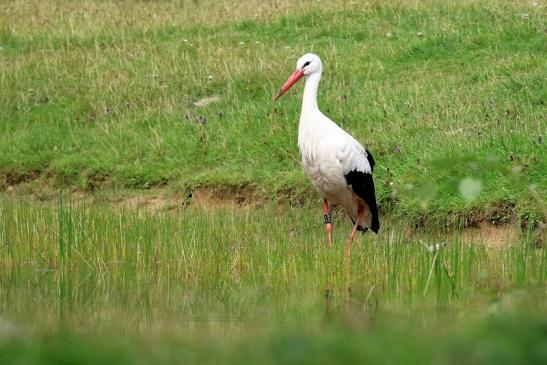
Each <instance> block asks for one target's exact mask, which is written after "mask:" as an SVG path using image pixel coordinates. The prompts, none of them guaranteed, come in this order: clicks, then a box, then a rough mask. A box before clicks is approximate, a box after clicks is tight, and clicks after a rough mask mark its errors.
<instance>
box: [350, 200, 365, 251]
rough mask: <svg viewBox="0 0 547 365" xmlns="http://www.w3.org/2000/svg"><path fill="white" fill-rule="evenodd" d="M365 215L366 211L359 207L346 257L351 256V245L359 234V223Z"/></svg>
mask: <svg viewBox="0 0 547 365" xmlns="http://www.w3.org/2000/svg"><path fill="white" fill-rule="evenodd" d="M364 213H365V209H364V208H363V207H362V206H360V205H359V210H358V211H357V219H355V224H354V225H353V229H352V230H351V234H350V235H349V238H348V243H347V244H346V257H349V256H350V255H351V245H352V243H353V239H354V238H355V233H357V228H359V222H361V219H362V218H363V215H364Z"/></svg>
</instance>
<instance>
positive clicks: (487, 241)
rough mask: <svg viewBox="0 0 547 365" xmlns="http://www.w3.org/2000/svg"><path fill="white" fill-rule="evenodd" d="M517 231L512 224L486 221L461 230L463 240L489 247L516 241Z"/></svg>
mask: <svg viewBox="0 0 547 365" xmlns="http://www.w3.org/2000/svg"><path fill="white" fill-rule="evenodd" d="M518 235H519V232H517V229H516V227H515V226H514V225H513V224H505V225H492V224H489V223H486V222H483V223H481V224H480V225H479V226H478V227H473V228H468V229H465V230H464V231H463V237H462V238H463V240H464V241H468V242H480V243H482V244H484V245H486V246H487V247H489V248H501V247H504V246H507V245H509V244H512V243H515V242H517V239H518Z"/></svg>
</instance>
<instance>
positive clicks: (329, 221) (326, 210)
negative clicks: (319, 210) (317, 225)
mask: <svg viewBox="0 0 547 365" xmlns="http://www.w3.org/2000/svg"><path fill="white" fill-rule="evenodd" d="M323 214H324V216H323V217H324V218H325V229H326V230H327V238H328V244H329V247H332V229H333V228H332V218H331V216H330V207H329V202H328V201H327V199H323Z"/></svg>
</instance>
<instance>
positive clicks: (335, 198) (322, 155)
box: [275, 53, 380, 255]
mask: <svg viewBox="0 0 547 365" xmlns="http://www.w3.org/2000/svg"><path fill="white" fill-rule="evenodd" d="M321 73H322V64H321V60H320V59H319V57H318V56H316V55H314V54H311V53H308V54H306V55H304V56H302V57H301V58H300V59H299V60H298V62H297V65H296V71H295V72H294V73H293V74H292V75H291V77H290V78H289V79H288V80H287V82H286V83H285V84H284V85H283V86H282V88H281V90H280V91H279V93H278V94H277V96H276V97H275V99H276V100H277V99H278V98H279V97H280V96H281V95H283V94H284V93H285V92H287V90H288V89H289V88H290V87H291V86H292V85H294V84H295V83H296V82H297V81H298V80H299V79H300V78H302V77H304V76H305V80H306V83H305V87H304V95H303V99H302V112H301V114H300V123H299V126H298V148H299V150H300V155H301V158H302V166H303V168H304V170H305V172H306V174H307V175H308V177H309V179H310V181H311V183H312V184H313V186H314V187H315V188H316V189H317V191H318V192H319V194H320V195H321V197H322V198H323V199H324V207H323V209H324V213H325V223H326V225H327V233H328V239H329V245H332V223H331V219H330V205H329V202H330V203H331V204H340V205H342V206H343V207H344V208H345V209H346V210H347V211H348V213H349V215H350V217H351V219H352V221H353V222H355V225H354V228H353V230H352V233H351V235H350V237H349V239H348V244H347V246H346V254H347V255H349V253H350V249H351V243H352V241H353V237H354V235H355V232H356V231H357V230H366V228H369V229H371V230H373V231H374V232H378V229H379V228H380V225H379V219H378V210H377V207H376V197H375V192H374V183H373V180H372V171H373V168H374V159H373V158H372V156H371V155H370V153H369V152H368V151H367V150H365V148H364V147H363V146H362V145H361V144H360V143H359V142H357V141H356V140H355V138H353V137H352V136H351V135H349V134H348V133H347V132H346V131H344V130H343V129H342V128H340V127H339V126H338V125H336V124H335V123H334V122H332V121H331V120H330V119H329V118H327V117H326V116H325V115H324V114H323V113H321V111H320V110H319V108H318V106H317V89H318V87H319V81H320V79H321ZM361 223H364V224H365V225H366V228H365V227H363V225H362V224H361Z"/></svg>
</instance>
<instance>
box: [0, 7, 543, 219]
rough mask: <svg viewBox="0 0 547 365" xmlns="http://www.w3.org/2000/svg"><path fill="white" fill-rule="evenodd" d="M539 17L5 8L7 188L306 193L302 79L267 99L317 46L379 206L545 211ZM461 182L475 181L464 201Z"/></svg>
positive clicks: (1, 156) (512, 12)
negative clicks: (370, 164) (372, 168)
mask: <svg viewBox="0 0 547 365" xmlns="http://www.w3.org/2000/svg"><path fill="white" fill-rule="evenodd" d="M544 15H545V8H544V7H543V5H542V4H536V5H534V4H532V3H530V2H528V1H523V2H518V1H516V2H510V1H481V2H475V1H463V2H461V1H439V2H437V1H435V2H433V1H432V2H428V1H411V2H406V1H401V2H397V1H395V2H387V3H386V2H383V1H370V2H364V3H361V2H350V1H333V2H329V1H322V2H316V1H306V2H299V4H293V2H289V1H271V2H262V1H250V2H224V1H204V2H200V1H174V2H163V1H160V2H146V3H142V2H131V1H128V2H108V1H107V2H103V1H81V2H79V1H78V2H68V1H45V2H44V1H40V2H33V1H17V2H3V3H2V4H0V24H2V25H1V28H0V47H2V48H1V51H0V103H1V105H0V107H1V109H2V113H1V114H0V138H1V140H2V143H1V144H0V177H2V179H1V180H0V181H2V185H1V186H2V189H4V190H6V189H10V190H11V189H14V188H18V190H20V191H23V192H30V193H37V194H39V195H48V193H49V195H51V193H52V192H53V195H54V191H55V190H56V189H58V188H59V187H63V188H69V189H72V190H78V191H84V192H90V191H97V190H99V191H104V190H105V189H106V190H112V189H114V190H120V189H121V190H127V189H129V190H143V189H144V190H146V189H153V188H159V189H162V190H163V191H168V192H170V193H171V194H181V195H185V194H188V193H189V192H190V191H192V190H193V189H195V188H197V187H203V186H206V187H209V188H211V189H216V190H221V191H223V190H227V191H229V192H234V191H235V192H238V191H241V190H242V189H245V191H249V190H250V191H252V192H253V193H254V194H255V195H258V196H259V197H260V199H262V200H269V201H279V200H283V201H287V200H288V201H289V202H297V203H298V202H301V201H303V200H306V199H309V197H313V196H315V195H314V194H315V193H314V192H313V191H312V189H311V188H310V186H309V183H308V182H307V180H306V177H305V176H304V174H303V173H302V172H301V169H300V166H299V157H298V151H297V148H296V139H297V123H298V116H299V110H300V95H299V94H300V90H301V86H300V87H296V88H295V90H291V93H290V94H289V95H287V96H285V97H284V98H283V99H282V100H281V101H280V102H279V103H277V104H276V103H274V102H272V96H273V95H274V94H275V93H276V92H277V90H278V88H279V87H280V85H281V84H282V83H283V82H284V81H285V79H286V77H287V76H288V75H289V74H290V73H291V72H292V71H293V69H294V67H295V63H296V60H297V59H298V57H299V56H301V55H302V54H304V53H306V52H315V53H317V54H318V55H319V56H320V57H322V59H323V63H324V67H325V73H324V77H323V81H322V84H321V87H320V95H319V99H320V100H319V105H320V107H321V108H322V110H323V111H324V112H325V113H326V114H327V115H329V116H330V117H331V118H332V119H333V120H334V121H336V122H338V123H339V124H340V125H341V126H342V127H343V128H345V129H347V130H348V131H350V132H351V133H352V134H353V135H354V136H355V137H356V138H357V139H358V140H360V141H361V142H362V143H363V144H364V145H365V146H367V148H368V149H369V150H370V151H372V153H373V154H374V156H375V158H376V160H377V165H378V166H377V170H376V176H377V177H376V179H377V181H378V183H377V184H376V185H377V189H378V190H379V191H378V194H377V195H378V197H379V200H380V206H381V207H384V209H386V210H390V211H392V213H398V214H401V215H404V216H405V217H406V218H407V219H410V218H415V217H419V216H422V215H424V214H427V215H429V216H433V215H437V216H441V217H442V216H446V215H447V214H459V213H462V214H469V213H470V212H473V211H488V208H490V207H499V206H500V205H501V206H505V207H507V209H506V210H507V211H509V212H511V214H513V213H515V215H518V216H522V217H524V218H525V219H530V218H531V219H537V217H538V211H537V209H535V208H534V207H536V204H535V203H534V202H533V200H532V199H531V198H530V195H529V194H528V193H527V189H526V186H527V185H528V184H533V185H535V186H538V187H539V188H540V189H539V193H540V195H542V196H543V197H544V198H545V186H546V177H545V176H546V174H545V171H547V166H546V165H545V164H546V159H545V158H542V156H543V155H544V154H545V144H544V136H545V130H546V123H545V105H544V103H545V94H546V88H545V70H546V66H547V64H546V58H545V53H546V44H547V43H546V42H545V33H544V29H545V21H544V20H545V18H544ZM211 101H213V102H211ZM207 102H209V104H207ZM196 104H197V105H196ZM471 157H472V159H471V160H470V158H471ZM443 162H445V163H443ZM492 163H494V164H495V165H496V166H500V167H501V168H502V170H503V171H517V172H518V173H519V174H520V175H521V177H522V179H523V181H524V183H525V184H524V185H523V184H516V183H515V181H514V179H513V177H512V176H511V174H505V173H501V172H500V169H499V168H497V167H496V168H490V165H491V164H492ZM439 165H440V166H441V168H439V167H438V166H439ZM436 166H437V167H436ZM446 166H448V167H449V168H445V167H446ZM468 176H471V177H474V178H475V179H478V180H480V181H482V185H481V186H482V189H481V194H480V195H479V196H478V197H477V199H476V200H475V201H473V202H471V203H469V202H467V201H465V200H463V199H461V197H460V195H459V194H458V191H457V190H458V189H457V186H458V182H459V181H460V180H461V179H462V178H465V177H468ZM424 205H427V212H424V209H423V206H424ZM394 208H396V209H394Z"/></svg>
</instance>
